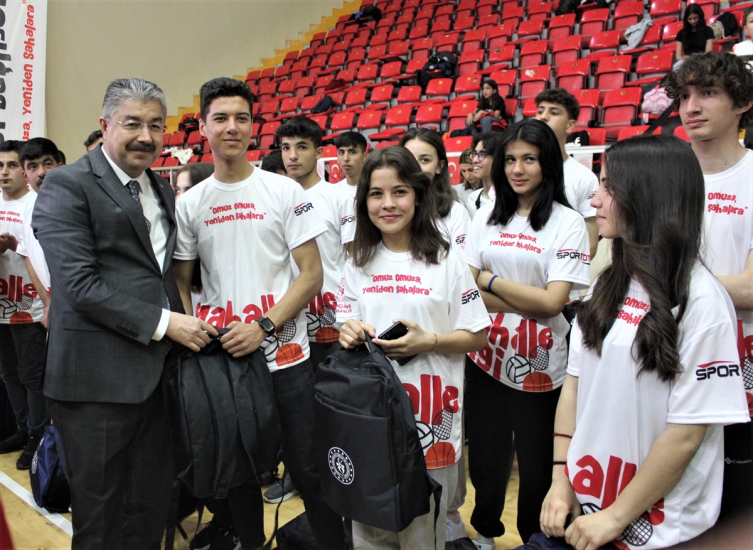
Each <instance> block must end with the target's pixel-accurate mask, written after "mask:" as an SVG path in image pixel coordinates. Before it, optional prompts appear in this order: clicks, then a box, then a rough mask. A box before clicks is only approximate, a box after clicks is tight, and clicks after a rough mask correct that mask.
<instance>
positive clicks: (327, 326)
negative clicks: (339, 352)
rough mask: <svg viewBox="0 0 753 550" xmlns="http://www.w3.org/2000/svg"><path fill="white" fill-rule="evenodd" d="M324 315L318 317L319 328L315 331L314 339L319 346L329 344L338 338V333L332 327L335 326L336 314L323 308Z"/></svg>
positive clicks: (325, 307) (327, 308)
mask: <svg viewBox="0 0 753 550" xmlns="http://www.w3.org/2000/svg"><path fill="white" fill-rule="evenodd" d="M323 309H324V315H320V316H319V324H320V325H321V328H319V330H317V331H316V334H315V335H314V338H315V339H316V341H317V342H319V343H320V344H331V343H333V342H337V340H339V338H340V331H338V330H337V329H336V328H335V327H333V326H332V325H334V324H335V319H336V312H335V310H334V309H332V308H329V307H327V306H324V308H323Z"/></svg>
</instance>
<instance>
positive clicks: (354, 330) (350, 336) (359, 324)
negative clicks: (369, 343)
mask: <svg viewBox="0 0 753 550" xmlns="http://www.w3.org/2000/svg"><path fill="white" fill-rule="evenodd" d="M367 332H368V333H369V336H371V337H372V338H374V337H376V329H375V328H374V327H372V326H371V325H369V324H368V323H364V322H363V321H356V320H355V319H348V320H347V321H345V324H344V325H343V326H342V328H340V345H341V346H342V347H344V348H345V349H353V348H355V347H356V346H360V345H361V344H363V343H364V342H365V341H366V333H367Z"/></svg>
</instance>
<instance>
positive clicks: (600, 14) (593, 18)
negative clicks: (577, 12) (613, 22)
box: [579, 8, 609, 48]
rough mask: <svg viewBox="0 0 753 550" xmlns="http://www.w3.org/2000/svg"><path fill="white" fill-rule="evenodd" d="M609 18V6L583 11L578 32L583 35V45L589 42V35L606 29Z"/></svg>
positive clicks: (585, 45)
mask: <svg viewBox="0 0 753 550" xmlns="http://www.w3.org/2000/svg"><path fill="white" fill-rule="evenodd" d="M608 20H609V8H602V9H597V10H589V11H586V12H583V17H582V18H581V20H580V31H579V32H580V34H581V36H582V37H583V47H584V48H585V47H587V46H588V44H589V43H590V42H591V36H592V35H594V34H596V33H598V32H602V31H604V30H606V28H607V21H608Z"/></svg>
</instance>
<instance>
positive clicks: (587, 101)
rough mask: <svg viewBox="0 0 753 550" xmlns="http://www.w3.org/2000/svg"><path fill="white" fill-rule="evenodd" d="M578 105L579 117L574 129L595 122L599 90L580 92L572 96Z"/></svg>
mask: <svg viewBox="0 0 753 550" xmlns="http://www.w3.org/2000/svg"><path fill="white" fill-rule="evenodd" d="M573 95H574V96H575V98H576V99H577V100H578V105H580V116H579V117H578V121H577V122H576V123H575V126H576V127H581V128H582V127H583V126H588V123H589V122H595V121H596V120H597V118H596V116H597V111H598V109H599V90H597V89H591V90H581V91H580V92H577V93H574V94H573Z"/></svg>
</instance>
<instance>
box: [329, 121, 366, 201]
mask: <svg viewBox="0 0 753 550" xmlns="http://www.w3.org/2000/svg"><path fill="white" fill-rule="evenodd" d="M368 146H369V144H368V142H367V141H366V138H365V137H363V136H362V135H361V134H359V133H358V132H344V133H342V134H340V135H339V136H337V138H336V139H335V147H337V164H339V165H340V170H342V173H343V176H345V179H343V180H342V181H340V183H338V184H337V185H338V186H339V187H340V189H342V190H343V191H345V192H346V193H347V194H348V195H350V196H351V197H352V198H353V200H356V189H357V188H358V180H359V179H361V170H363V163H364V162H366V157H368V156H369V151H368Z"/></svg>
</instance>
